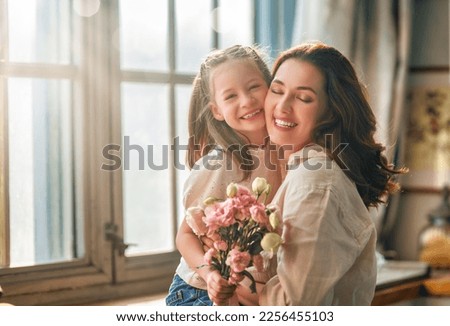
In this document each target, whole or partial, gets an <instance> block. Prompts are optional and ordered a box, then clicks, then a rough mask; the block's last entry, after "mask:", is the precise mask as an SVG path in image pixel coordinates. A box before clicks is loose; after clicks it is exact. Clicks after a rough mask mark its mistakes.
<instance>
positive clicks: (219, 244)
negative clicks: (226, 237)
mask: <svg viewBox="0 0 450 326" xmlns="http://www.w3.org/2000/svg"><path fill="white" fill-rule="evenodd" d="M214 248H215V249H216V250H220V251H225V250H227V249H228V245H227V243H226V242H225V241H223V240H218V241H215V242H214Z"/></svg>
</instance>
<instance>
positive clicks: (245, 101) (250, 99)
mask: <svg viewBox="0 0 450 326" xmlns="http://www.w3.org/2000/svg"><path fill="white" fill-rule="evenodd" d="M254 103H255V97H254V96H253V95H252V94H245V95H244V96H243V98H242V106H243V107H248V106H251V105H253V104H254Z"/></svg>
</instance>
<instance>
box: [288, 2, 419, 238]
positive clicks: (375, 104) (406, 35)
mask: <svg viewBox="0 0 450 326" xmlns="http://www.w3.org/2000/svg"><path fill="white" fill-rule="evenodd" d="M412 7H413V4H412V0H378V1H373V0H299V1H298V2H297V7H296V10H297V14H296V20H295V26H294V34H293V44H294V45H295V44H298V43H301V42H304V41H309V40H320V41H322V42H325V43H327V44H329V45H332V46H334V47H335V48H337V49H338V50H339V51H341V52H342V53H343V54H344V55H345V56H347V58H349V59H350V60H351V61H352V62H353V63H354V66H355V69H356V71H357V73H358V74H359V76H360V78H361V79H362V80H363V82H364V83H365V84H366V86H367V88H368V93H369V102H370V104H371V106H372V109H373V110H374V113H375V116H376V117H377V122H378V127H377V135H376V138H377V140H378V141H380V142H382V143H383V144H385V145H386V148H387V155H388V158H389V160H390V161H392V160H394V159H395V160H396V163H397V164H401V163H402V161H403V159H402V156H403V155H402V151H403V150H402V146H401V143H402V139H403V137H402V135H403V133H404V131H405V128H406V125H404V124H405V123H406V121H405V120H406V119H404V118H402V117H403V111H404V103H405V94H406V82H407V72H408V66H409V52H410V50H409V49H410V43H411V42H410V40H411V20H412V11H413V8H412ZM398 201H399V196H398V195H394V196H391V198H390V203H389V206H388V208H389V209H386V207H382V208H379V209H378V210H377V211H374V212H373V216H374V219H375V222H376V225H377V229H378V232H379V240H380V242H383V241H384V240H385V239H386V238H387V237H388V235H389V233H390V231H391V228H392V226H393V224H394V222H395V216H396V215H397V207H398ZM382 245H383V244H382V243H381V246H382Z"/></svg>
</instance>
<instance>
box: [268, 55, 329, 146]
mask: <svg viewBox="0 0 450 326" xmlns="http://www.w3.org/2000/svg"><path fill="white" fill-rule="evenodd" d="M325 105H326V94H325V90H324V77H323V75H322V73H321V72H320V71H319V70H318V69H317V68H316V67H315V66H314V65H312V64H310V63H308V62H306V61H301V60H299V59H294V58H291V59H288V60H286V61H285V62H283V63H282V64H281V65H280V67H279V68H278V70H277V72H276V74H275V76H274V79H273V81H272V83H271V85H270V88H269V92H268V93H267V97H266V102H265V115H266V124H267V131H268V133H269V136H270V139H271V141H273V142H274V143H276V144H278V145H281V146H285V150H286V152H285V153H287V154H288V155H289V154H290V153H293V152H296V151H298V150H300V149H301V148H303V147H304V146H305V145H307V144H308V143H310V142H311V132H312V130H313V129H314V127H315V125H316V121H317V118H318V116H319V113H320V112H322V111H323V110H324V109H325Z"/></svg>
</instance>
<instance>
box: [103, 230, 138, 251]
mask: <svg viewBox="0 0 450 326" xmlns="http://www.w3.org/2000/svg"><path fill="white" fill-rule="evenodd" d="M117 230H118V226H117V225H116V224H114V223H106V224H105V239H106V240H107V241H111V243H112V245H113V249H114V250H117V252H118V253H119V256H124V255H125V250H126V249H127V248H128V247H129V246H135V244H131V243H125V242H124V241H123V238H122V237H120V236H119V235H118V234H117Z"/></svg>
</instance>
